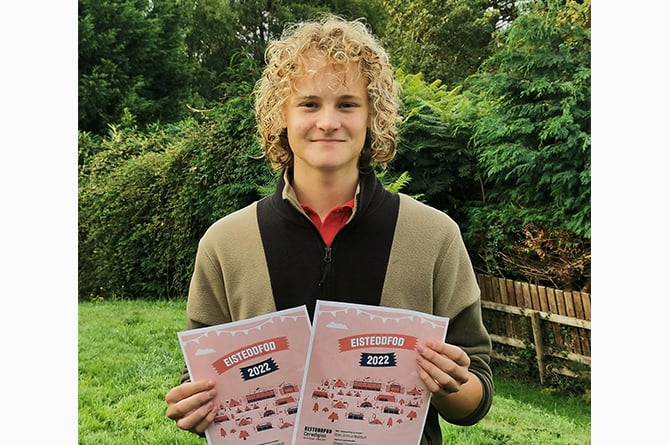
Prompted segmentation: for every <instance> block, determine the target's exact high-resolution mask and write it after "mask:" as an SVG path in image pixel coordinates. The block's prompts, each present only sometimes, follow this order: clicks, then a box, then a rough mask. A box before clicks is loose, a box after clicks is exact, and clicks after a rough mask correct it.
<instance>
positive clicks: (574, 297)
mask: <svg viewBox="0 0 669 445" xmlns="http://www.w3.org/2000/svg"><path fill="white" fill-rule="evenodd" d="M477 277H478V282H479V287H480V288H481V307H482V310H483V317H484V322H485V323H486V327H487V328H488V330H489V331H490V336H491V338H492V341H493V343H496V344H502V345H507V346H511V347H513V348H520V349H534V351H535V354H536V360H537V367H538V370H539V378H540V380H541V383H542V384H543V383H544V381H545V378H546V373H547V369H548V367H549V366H548V365H549V364H550V369H551V370H552V371H553V372H557V373H559V374H564V375H571V376H575V375H577V374H576V373H574V372H573V371H572V370H571V369H570V367H569V366H565V365H564V364H562V365H560V364H559V363H562V362H564V361H565V360H566V361H567V362H572V363H580V364H583V365H587V366H590V365H591V351H590V339H591V312H590V294H589V293H585V292H574V291H571V292H569V291H563V290H559V289H553V288H550V287H545V286H537V285H533V284H530V283H524V282H519V281H513V280H509V279H505V278H498V277H493V276H490V275H485V274H478V276H477ZM493 357H494V358H498V359H503V360H508V361H517V360H518V358H517V356H515V355H511V356H509V355H505V354H500V353H498V352H496V351H495V349H494V348H493Z"/></svg>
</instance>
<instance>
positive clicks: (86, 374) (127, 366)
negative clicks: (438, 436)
mask: <svg viewBox="0 0 669 445" xmlns="http://www.w3.org/2000/svg"><path fill="white" fill-rule="evenodd" d="M184 326H185V301H183V300H182V301H169V302H149V301H113V302H112V301H98V302H82V303H79V340H78V341H79V344H78V347H79V352H78V354H79V365H78V366H79V369H78V370H79V381H78V383H79V402H78V408H79V445H119V444H133V445H134V444H143V445H151V444H156V445H158V444H160V445H165V444H173V445H189V444H199V445H202V444H205V443H206V441H205V440H204V439H201V438H199V437H197V436H195V435H194V434H191V433H187V432H183V431H181V430H179V429H178V428H177V427H176V426H175V425H174V422H173V421H171V420H169V419H168V418H167V417H166V416H165V409H166V407H167V405H166V404H165V400H164V397H165V393H166V392H167V391H168V390H169V389H170V388H171V387H173V386H174V385H175V384H176V383H178V379H179V376H180V373H181V368H182V366H183V358H182V356H181V349H180V348H179V344H178V341H177V336H176V332H177V331H179V330H182V329H183V328H184ZM495 385H496V395H495V401H494V402H493V406H492V408H491V410H490V413H489V414H488V416H487V417H486V418H485V419H483V420H482V421H481V422H479V423H478V424H477V425H474V426H471V427H456V426H453V425H449V424H445V423H444V424H442V430H443V432H444V444H454V443H457V444H458V445H502V444H504V445H526V444H527V445H543V444H546V445H581V444H590V405H589V404H588V403H585V402H583V401H582V400H580V399H578V398H574V397H569V396H566V395H563V394H559V393H556V392H553V391H546V390H542V389H541V388H538V387H535V386H533V385H531V384H526V383H518V382H513V381H510V380H507V379H502V378H500V377H496V378H495Z"/></svg>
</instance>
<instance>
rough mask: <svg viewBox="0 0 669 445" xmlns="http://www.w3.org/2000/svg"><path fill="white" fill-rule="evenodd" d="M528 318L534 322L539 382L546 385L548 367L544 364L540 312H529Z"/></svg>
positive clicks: (533, 334)
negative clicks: (545, 375)
mask: <svg viewBox="0 0 669 445" xmlns="http://www.w3.org/2000/svg"><path fill="white" fill-rule="evenodd" d="M527 312H528V314H527V315H528V316H529V317H530V321H531V322H532V337H533V340H534V341H533V343H534V351H535V352H536V354H537V366H538V367H539V381H540V382H541V384H542V385H543V384H544V374H545V372H546V365H545V364H544V341H543V338H542V335H541V326H540V325H539V321H540V320H541V318H540V317H539V312H538V311H532V310H530V311H527Z"/></svg>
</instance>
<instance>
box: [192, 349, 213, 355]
mask: <svg viewBox="0 0 669 445" xmlns="http://www.w3.org/2000/svg"><path fill="white" fill-rule="evenodd" d="M215 353H216V351H214V350H213V349H211V348H209V349H198V350H197V351H196V352H195V355H196V356H200V355H208V354H215Z"/></svg>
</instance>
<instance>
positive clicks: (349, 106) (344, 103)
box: [339, 102, 358, 108]
mask: <svg viewBox="0 0 669 445" xmlns="http://www.w3.org/2000/svg"><path fill="white" fill-rule="evenodd" d="M339 106H340V107H341V108H355V107H357V106H358V105H357V104H356V103H353V102H343V103H342V104H341V105H339Z"/></svg>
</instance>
